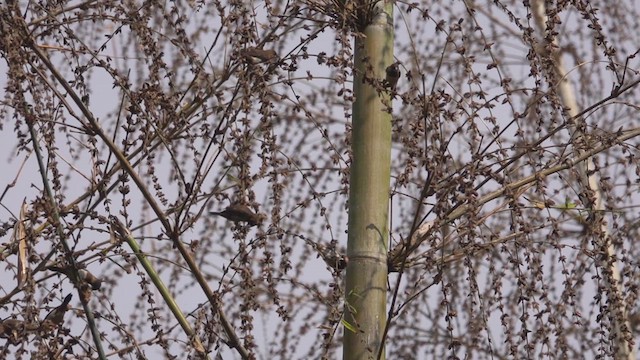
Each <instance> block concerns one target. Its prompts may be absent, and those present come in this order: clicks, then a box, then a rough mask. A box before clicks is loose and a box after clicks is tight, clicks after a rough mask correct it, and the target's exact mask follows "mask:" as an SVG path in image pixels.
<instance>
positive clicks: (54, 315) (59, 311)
mask: <svg viewBox="0 0 640 360" xmlns="http://www.w3.org/2000/svg"><path fill="white" fill-rule="evenodd" d="M72 297H73V295H72V294H69V295H67V296H66V297H65V298H64V300H63V301H62V304H60V305H59V306H57V307H56V308H54V309H53V310H51V312H50V313H49V314H47V316H46V317H45V318H44V320H42V325H41V326H42V328H43V329H45V330H53V328H55V327H57V326H60V325H61V324H62V322H63V321H64V314H65V313H66V312H67V310H69V303H70V302H71V298H72Z"/></svg>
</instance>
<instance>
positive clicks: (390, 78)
mask: <svg viewBox="0 0 640 360" xmlns="http://www.w3.org/2000/svg"><path fill="white" fill-rule="evenodd" d="M385 73H386V78H385V81H386V85H387V87H388V88H389V89H390V90H395V89H396V86H397V85H398V80H400V75H401V72H400V68H399V67H398V63H397V62H394V63H393V64H391V65H389V66H387V69H386V70H385Z"/></svg>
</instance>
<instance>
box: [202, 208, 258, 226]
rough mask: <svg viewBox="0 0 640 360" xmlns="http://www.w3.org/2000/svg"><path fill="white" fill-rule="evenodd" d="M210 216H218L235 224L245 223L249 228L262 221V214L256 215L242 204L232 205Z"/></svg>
mask: <svg viewBox="0 0 640 360" xmlns="http://www.w3.org/2000/svg"><path fill="white" fill-rule="evenodd" d="M210 214H211V215H220V216H222V217H223V218H225V219H228V220H231V221H233V222H235V223H241V222H244V223H247V224H249V226H255V225H258V224H260V223H262V221H263V220H264V217H265V216H264V215H263V214H256V213H255V212H253V211H252V210H251V209H250V208H249V207H248V206H246V205H242V204H232V205H230V206H229V207H228V208H226V209H224V210H223V211H219V212H218V211H215V212H210Z"/></svg>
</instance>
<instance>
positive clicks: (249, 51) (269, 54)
mask: <svg viewBox="0 0 640 360" xmlns="http://www.w3.org/2000/svg"><path fill="white" fill-rule="evenodd" d="M241 54H242V55H243V56H244V57H245V58H246V59H249V60H251V62H253V63H259V62H268V63H273V62H276V61H278V54H277V53H276V52H275V50H271V49H268V50H264V49H260V48H256V47H249V48H246V49H244V50H242V52H241Z"/></svg>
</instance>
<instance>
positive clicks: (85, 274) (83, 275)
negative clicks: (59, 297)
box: [47, 265, 102, 290]
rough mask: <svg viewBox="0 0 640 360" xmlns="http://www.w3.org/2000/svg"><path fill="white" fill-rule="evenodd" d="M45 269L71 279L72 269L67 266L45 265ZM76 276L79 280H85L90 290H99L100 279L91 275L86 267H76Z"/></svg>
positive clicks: (100, 285)
mask: <svg viewBox="0 0 640 360" xmlns="http://www.w3.org/2000/svg"><path fill="white" fill-rule="evenodd" d="M47 269H49V270H51V271H55V272H57V273H61V274H64V275H66V276H67V277H68V278H69V279H73V277H72V273H73V271H72V269H71V267H68V266H67V267H60V266H56V265H50V266H47ZM78 276H79V277H80V280H81V281H86V282H87V283H88V284H89V285H90V286H91V290H100V287H102V279H100V278H99V277H97V276H95V275H93V274H92V273H90V272H89V271H88V270H86V269H78Z"/></svg>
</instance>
